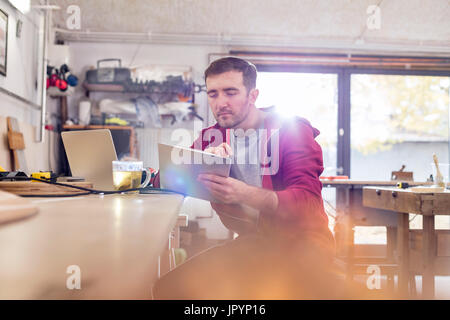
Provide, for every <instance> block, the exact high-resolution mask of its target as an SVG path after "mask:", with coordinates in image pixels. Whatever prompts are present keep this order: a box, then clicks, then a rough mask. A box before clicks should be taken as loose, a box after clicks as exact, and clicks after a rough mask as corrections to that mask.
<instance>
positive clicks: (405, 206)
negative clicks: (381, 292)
mask: <svg viewBox="0 0 450 320" xmlns="http://www.w3.org/2000/svg"><path fill="white" fill-rule="evenodd" d="M363 205H364V206H367V207H370V208H377V209H383V210H389V211H391V212H396V213H397V214H396V218H397V221H398V222H397V224H398V227H397V253H398V264H399V289H400V292H401V294H403V296H405V297H408V296H409V294H410V292H409V290H410V288H409V286H408V284H409V283H410V272H411V271H413V272H420V273H421V274H422V296H423V297H424V298H426V299H433V298H434V295H435V274H449V272H450V257H446V256H445V255H446V254H448V251H449V250H448V247H449V242H450V238H449V237H448V233H447V234H444V236H445V237H441V239H440V241H438V237H437V235H438V231H437V230H436V229H435V225H434V222H435V221H434V218H435V216H436V215H450V191H448V190H446V191H445V192H436V193H433V192H429V193H424V192H414V191H411V190H410V189H399V188H392V187H391V188H389V187H364V188H363ZM410 213H413V214H419V215H422V216H423V230H422V245H421V248H420V249H421V254H422V257H421V259H420V258H419V259H415V260H416V261H415V262H414V263H413V265H411V263H410V262H411V259H410V256H411V249H412V248H411V247H410V237H411V234H410V230H409V214H410ZM393 215H394V214H393ZM438 247H439V250H438Z"/></svg>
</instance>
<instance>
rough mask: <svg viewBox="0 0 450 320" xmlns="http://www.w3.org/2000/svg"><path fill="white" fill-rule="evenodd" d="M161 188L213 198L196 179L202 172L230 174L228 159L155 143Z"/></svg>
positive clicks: (229, 161) (225, 175)
mask: <svg viewBox="0 0 450 320" xmlns="http://www.w3.org/2000/svg"><path fill="white" fill-rule="evenodd" d="M158 153H159V175H160V185H161V188H164V189H170V190H174V191H177V192H180V193H183V194H185V195H187V196H190V197H194V198H199V199H203V200H208V201H211V200H213V197H212V195H211V194H210V193H209V192H208V190H207V189H206V188H205V187H204V186H203V184H202V183H200V182H199V181H197V177H198V175H199V174H201V173H208V174H215V175H218V176H222V177H228V176H229V175H230V168H231V159H230V158H224V157H220V156H217V155H214V154H212V153H208V152H204V151H200V150H195V149H191V148H186V147H180V146H172V145H167V144H163V143H158Z"/></svg>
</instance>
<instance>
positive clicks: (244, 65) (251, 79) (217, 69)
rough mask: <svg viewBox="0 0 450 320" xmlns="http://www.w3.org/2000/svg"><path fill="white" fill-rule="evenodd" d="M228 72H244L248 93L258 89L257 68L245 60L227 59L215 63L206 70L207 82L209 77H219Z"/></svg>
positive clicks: (243, 76)
mask: <svg viewBox="0 0 450 320" xmlns="http://www.w3.org/2000/svg"><path fill="white" fill-rule="evenodd" d="M228 71H240V72H242V78H243V81H244V86H245V88H246V89H247V93H248V92H250V90H251V89H254V88H256V67H255V65H254V64H253V63H250V62H248V61H246V60H244V59H240V58H235V57H226V58H221V59H218V60H215V61H213V62H212V63H211V64H210V65H209V67H208V68H207V69H206V70H205V81H206V78H208V77H209V76H215V75H219V74H222V73H225V72H228Z"/></svg>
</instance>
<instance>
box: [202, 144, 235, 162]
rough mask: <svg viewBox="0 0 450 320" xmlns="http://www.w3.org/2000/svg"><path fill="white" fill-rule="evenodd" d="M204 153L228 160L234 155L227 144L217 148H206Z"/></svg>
mask: <svg viewBox="0 0 450 320" xmlns="http://www.w3.org/2000/svg"><path fill="white" fill-rule="evenodd" d="M204 151H205V152H209V153H212V154H215V155H217V156H220V157H224V158H228V157H231V156H232V155H233V151H232V149H231V147H230V146H229V145H228V143H225V142H223V143H221V144H220V145H218V146H217V147H210V148H206V149H205V150H204Z"/></svg>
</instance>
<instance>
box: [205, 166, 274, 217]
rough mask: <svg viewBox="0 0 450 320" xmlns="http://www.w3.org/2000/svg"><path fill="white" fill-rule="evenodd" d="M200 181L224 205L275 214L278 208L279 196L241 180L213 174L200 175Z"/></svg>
mask: <svg viewBox="0 0 450 320" xmlns="http://www.w3.org/2000/svg"><path fill="white" fill-rule="evenodd" d="M197 180H198V181H200V182H201V183H203V185H204V186H205V187H206V189H207V190H208V191H209V192H210V193H211V195H212V196H213V197H214V198H215V199H217V200H218V201H220V202H222V203H224V204H245V205H247V206H249V207H252V208H254V209H257V210H260V211H263V210H264V211H269V212H275V211H276V210H277V208H278V196H277V194H276V193H275V192H274V191H272V190H267V189H263V188H258V187H254V186H250V185H248V184H246V183H244V182H242V181H240V180H237V179H234V178H231V177H228V178H225V177H221V176H217V175H213V174H199V175H198V178H197Z"/></svg>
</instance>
